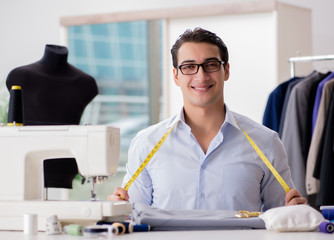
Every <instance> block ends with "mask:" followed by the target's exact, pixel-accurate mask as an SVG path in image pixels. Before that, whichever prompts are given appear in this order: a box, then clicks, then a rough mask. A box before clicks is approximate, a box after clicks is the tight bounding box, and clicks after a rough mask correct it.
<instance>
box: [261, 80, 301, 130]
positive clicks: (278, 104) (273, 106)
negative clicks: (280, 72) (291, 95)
mask: <svg viewBox="0 0 334 240" xmlns="http://www.w3.org/2000/svg"><path fill="white" fill-rule="evenodd" d="M297 79H299V78H298V77H293V78H291V79H289V80H288V81H285V82H283V83H281V84H279V85H278V86H277V87H276V88H275V89H274V90H273V91H272V92H271V93H270V95H269V97H268V101H267V105H266V108H265V110H264V114H263V119H262V124H263V125H264V126H266V127H268V128H270V129H272V130H274V131H276V132H278V129H279V125H280V120H281V113H282V109H283V103H284V99H285V96H286V91H287V89H288V86H289V85H290V84H291V83H292V82H294V81H296V80H297Z"/></svg>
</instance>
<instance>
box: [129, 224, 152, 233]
mask: <svg viewBox="0 0 334 240" xmlns="http://www.w3.org/2000/svg"><path fill="white" fill-rule="evenodd" d="M150 230H151V226H150V225H147V224H137V225H133V232H148V231H150Z"/></svg>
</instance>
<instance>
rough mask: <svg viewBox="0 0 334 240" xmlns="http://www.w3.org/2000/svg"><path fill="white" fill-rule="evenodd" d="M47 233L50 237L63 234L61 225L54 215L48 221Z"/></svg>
mask: <svg viewBox="0 0 334 240" xmlns="http://www.w3.org/2000/svg"><path fill="white" fill-rule="evenodd" d="M45 232H46V234H48V235H53V234H61V233H62V228H61V224H60V221H59V220H58V217H57V215H52V216H50V217H48V218H47V219H46V225H45Z"/></svg>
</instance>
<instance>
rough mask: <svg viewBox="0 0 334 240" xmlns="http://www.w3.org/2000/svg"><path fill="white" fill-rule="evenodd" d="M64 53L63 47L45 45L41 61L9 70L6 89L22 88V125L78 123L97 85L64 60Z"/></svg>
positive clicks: (96, 90) (93, 80) (88, 76)
mask: <svg viewBox="0 0 334 240" xmlns="http://www.w3.org/2000/svg"><path fill="white" fill-rule="evenodd" d="M67 56H68V50H67V48H66V47H63V46H57V45H46V47H45V52H44V55H43V57H42V59H41V60H39V61H37V62H35V63H32V64H29V65H25V66H21V67H18V68H15V69H13V70H12V71H11V72H10V73H9V75H8V77H7V80H6V85H7V88H8V90H10V89H11V87H12V86H13V85H20V86H21V87H22V91H23V111H24V125H65V124H74V125H77V124H79V123H80V119H81V116H82V113H83V111H84V109H85V107H86V106H87V104H88V103H89V102H90V101H91V100H92V99H93V98H94V97H95V96H96V95H97V94H98V88H97V85H96V82H95V79H94V78H93V77H91V76H90V75H88V74H86V73H84V72H83V71H81V70H79V69H77V68H76V67H74V66H72V65H71V64H69V63H68V62H67Z"/></svg>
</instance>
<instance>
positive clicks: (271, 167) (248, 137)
mask: <svg viewBox="0 0 334 240" xmlns="http://www.w3.org/2000/svg"><path fill="white" fill-rule="evenodd" d="M235 121H236V123H237V124H238V126H239V127H240V125H239V123H238V122H237V120H235ZM175 125H176V124H174V125H173V126H172V127H171V128H169V129H168V131H167V132H166V133H165V134H164V135H163V136H162V138H161V139H160V140H159V142H158V143H157V144H156V145H155V146H154V148H153V149H152V150H151V152H150V153H149V154H148V155H147V157H146V158H145V160H144V161H143V162H142V164H141V165H140V166H139V167H138V169H137V170H136V172H135V173H134V174H133V175H132V177H131V178H130V180H129V181H128V182H127V183H126V184H125V186H124V187H123V189H124V190H125V191H128V189H129V187H130V186H131V184H132V183H133V182H134V181H135V180H136V178H137V177H138V176H139V174H140V173H141V172H142V171H143V170H144V168H145V167H146V165H147V164H148V163H149V162H150V161H151V159H152V157H153V156H154V154H155V153H156V152H157V151H158V149H159V148H160V146H161V145H162V143H163V142H164V141H165V140H166V138H167V137H168V135H169V134H170V132H171V131H172V130H173V128H174V126H175ZM240 129H241V130H242V132H243V133H244V134H245V136H246V138H247V140H248V141H249V143H250V144H251V145H252V147H253V148H254V150H255V151H256V153H257V154H258V155H259V157H260V158H261V159H262V161H263V162H264V163H265V164H266V166H267V167H268V168H269V170H270V171H271V172H272V174H273V175H274V176H275V178H276V179H277V181H278V182H279V183H280V184H281V186H282V187H283V189H284V190H285V192H286V193H288V192H289V191H290V188H289V186H288V185H287V184H286V182H285V181H284V180H283V178H282V177H281V175H279V173H278V172H277V171H276V169H275V168H274V167H273V165H272V164H271V163H270V162H269V160H268V159H267V157H266V156H265V155H264V154H263V152H262V151H261V150H260V149H259V147H258V146H257V145H256V144H255V142H254V141H253V140H252V139H251V137H250V136H248V134H247V133H246V132H245V131H244V130H243V129H242V128H241V127H240Z"/></svg>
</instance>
